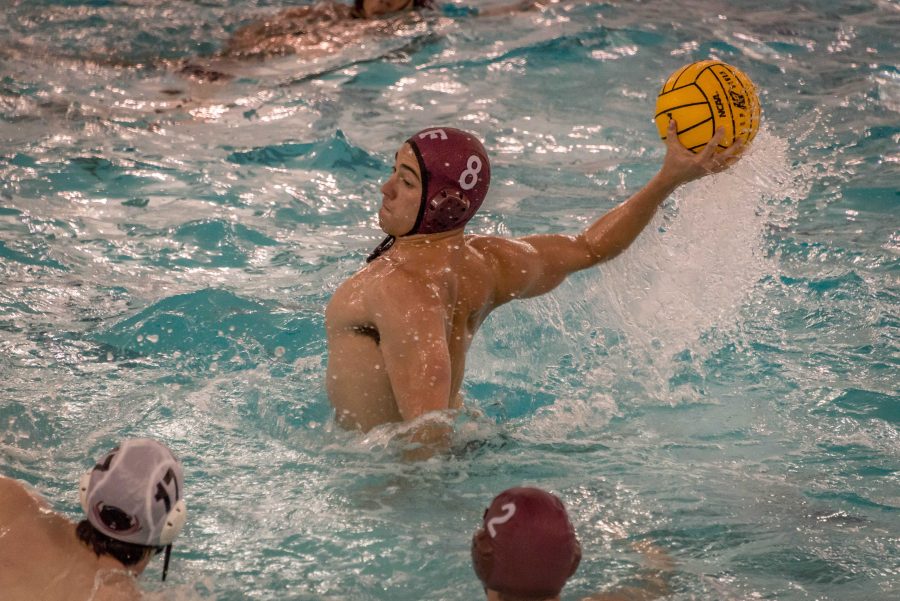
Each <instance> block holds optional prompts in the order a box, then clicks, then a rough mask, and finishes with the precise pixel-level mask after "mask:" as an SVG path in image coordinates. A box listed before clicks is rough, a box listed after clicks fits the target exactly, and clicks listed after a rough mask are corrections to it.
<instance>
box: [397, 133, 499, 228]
mask: <svg viewBox="0 0 900 601" xmlns="http://www.w3.org/2000/svg"><path fill="white" fill-rule="evenodd" d="M406 143H407V144H409V146H410V147H411V148H412V150H413V152H414V153H415V155H416V160H417V162H418V164H419V172H420V173H421V175H422V198H421V201H420V204H419V214H418V217H417V219H416V223H415V225H414V226H413V228H412V229H411V230H410V231H409V232H407V234H406V235H410V234H435V233H438V232H447V231H450V230H455V229H457V228H461V227H463V226H464V225H465V224H466V223H467V222H468V221H469V220H470V219H471V218H472V217H473V216H474V215H475V212H476V211H478V209H479V208H480V207H481V203H482V202H484V197H485V196H486V195H487V191H488V187H489V186H490V183H491V164H490V161H489V160H488V156H487V151H485V149H484V146H483V145H482V144H481V142H480V141H479V140H478V138H476V137H475V136H474V135H472V134H470V133H468V132H464V131H462V130H459V129H454V128H452V127H441V128H429V129H424V130H422V131H420V132H419V133H417V134H415V135H413V136H412V137H411V138H409V140H407V141H406Z"/></svg>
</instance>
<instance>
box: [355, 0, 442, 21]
mask: <svg viewBox="0 0 900 601" xmlns="http://www.w3.org/2000/svg"><path fill="white" fill-rule="evenodd" d="M364 2H365V0H354V2H353V16H354V17H356V18H357V19H361V18H363V16H364V14H365V13H364V12H363V3H364ZM412 7H413V9H418V8H434V2H433V1H432V0H413V5H412Z"/></svg>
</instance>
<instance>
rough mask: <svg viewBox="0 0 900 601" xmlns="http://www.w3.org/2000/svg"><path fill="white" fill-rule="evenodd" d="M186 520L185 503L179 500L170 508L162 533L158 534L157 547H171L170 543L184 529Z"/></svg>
mask: <svg viewBox="0 0 900 601" xmlns="http://www.w3.org/2000/svg"><path fill="white" fill-rule="evenodd" d="M186 520H187V503H185V502H184V499H179V500H178V502H176V503H175V506H174V507H172V510H171V511H170V512H169V513H168V514H167V515H166V522H165V524H163V528H162V532H160V533H159V545H160V546H161V547H164V546H166V545H171V544H172V541H173V540H175V538H176V537H177V536H178V534H179V533H180V532H181V529H182V528H184V522H185V521H186Z"/></svg>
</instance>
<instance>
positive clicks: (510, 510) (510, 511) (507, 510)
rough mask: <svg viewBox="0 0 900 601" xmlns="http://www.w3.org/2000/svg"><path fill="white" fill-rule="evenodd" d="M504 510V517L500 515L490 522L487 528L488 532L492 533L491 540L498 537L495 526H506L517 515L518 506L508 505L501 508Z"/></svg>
mask: <svg viewBox="0 0 900 601" xmlns="http://www.w3.org/2000/svg"><path fill="white" fill-rule="evenodd" d="M500 509H502V510H503V515H498V516H495V517H492V518H491V519H489V520H488V523H487V528H488V532H490V533H491V538H496V537H497V529H496V528H494V525H495V524H496V525H500V524H505V523H506V522H508V521H509V520H510V518H512V516H514V515H516V504H515V503H506V504H504V505H502V506H501V507H500Z"/></svg>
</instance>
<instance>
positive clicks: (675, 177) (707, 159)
mask: <svg viewBox="0 0 900 601" xmlns="http://www.w3.org/2000/svg"><path fill="white" fill-rule="evenodd" d="M723 137H725V130H724V129H722V128H721V127H720V128H718V129H717V130H716V133H715V135H713V137H712V139H710V141H709V142H708V143H707V144H706V146H705V147H704V148H703V150H702V151H700V152H699V153H696V154H695V153H693V152H691V151H690V150H688V149H687V148H685V146H684V144H682V143H681V141H680V140H679V139H678V124H677V123H675V120H674V119H670V120H669V128H668V130H667V132H666V158H665V160H663V166H662V169H661V170H660V174H661V175H664V176H665V177H666V178H670V179H671V180H672V183H674V184H675V185H676V186H680V185H681V184H686V183H688V182H690V181H693V180H695V179H699V178H701V177H703V176H705V175H710V174H712V173H718V172H719V171H724V170H725V169H728V167H730V166H731V164H732V163H734V162H735V161H737V160H738V158H740V156H741V152H742V151H743V150H744V140H742V139H738V140H736V141H735V142H734V143H733V144H732V145H731V146H729V147H728V148H726V149H725V150H723V151H721V152H719V142H721V141H722V138H723Z"/></svg>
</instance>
